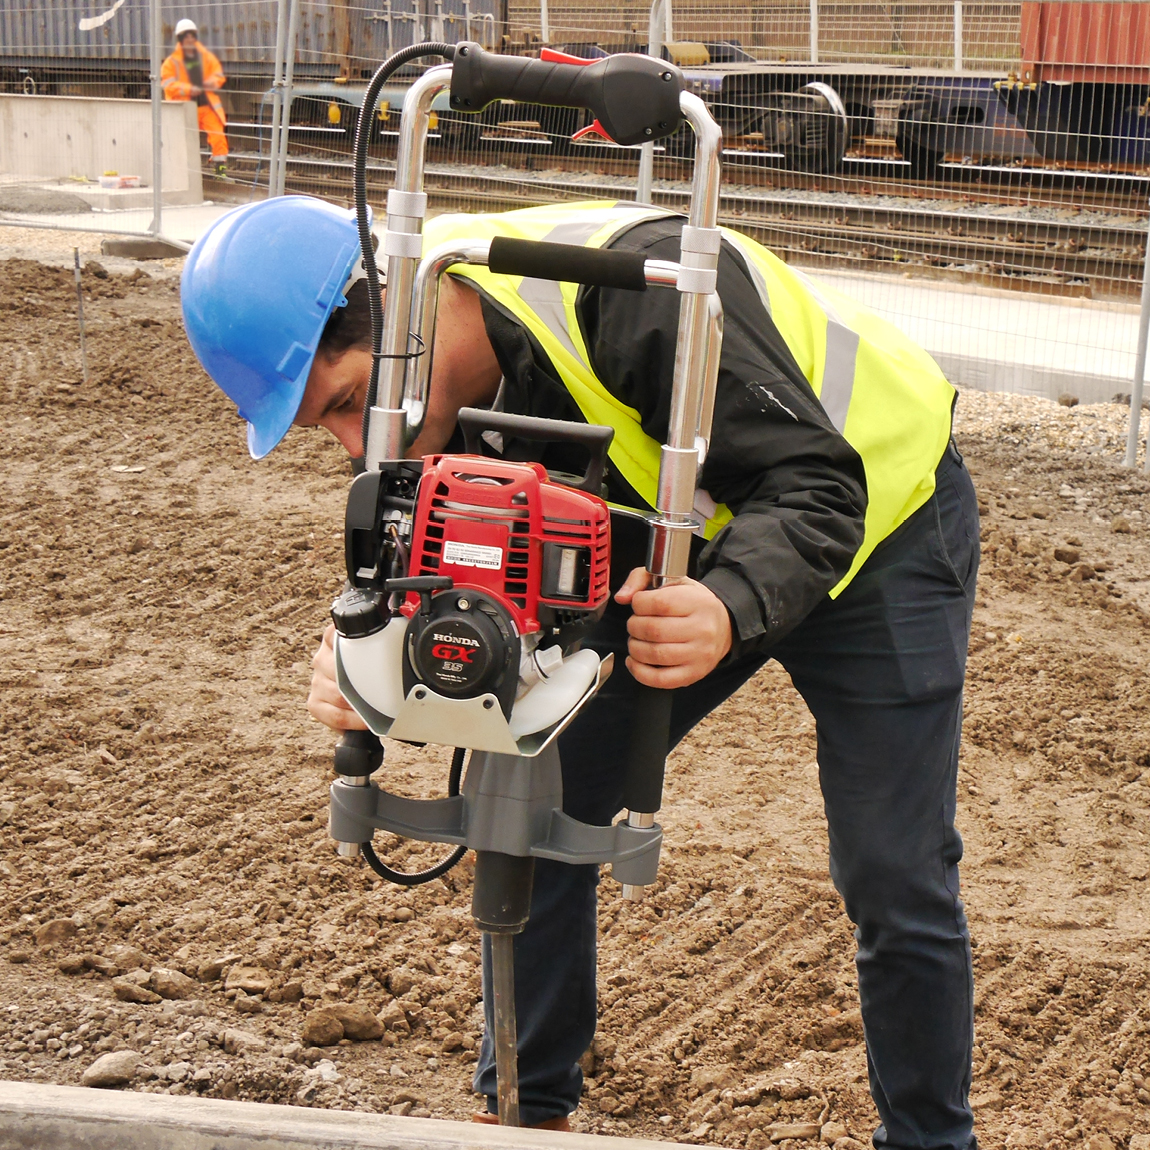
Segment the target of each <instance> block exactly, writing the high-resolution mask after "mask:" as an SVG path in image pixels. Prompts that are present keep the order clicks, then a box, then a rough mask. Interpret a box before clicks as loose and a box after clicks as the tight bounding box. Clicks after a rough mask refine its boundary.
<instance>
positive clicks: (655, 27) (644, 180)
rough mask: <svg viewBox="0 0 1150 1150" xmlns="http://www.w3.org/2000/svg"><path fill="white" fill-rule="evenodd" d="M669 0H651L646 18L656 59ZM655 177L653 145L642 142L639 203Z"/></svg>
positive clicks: (659, 56)
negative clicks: (649, 10)
mask: <svg viewBox="0 0 1150 1150" xmlns="http://www.w3.org/2000/svg"><path fill="white" fill-rule="evenodd" d="M669 2H670V0H651V12H650V15H649V16H648V18H647V55H648V56H654V57H655V59H656V60H661V59H662V58H663V26H664V24H665V23H666V8H665V5H667V4H668V3H669ZM654 179H655V145H654V144H653V143H651V144H643V145H642V146H641V147H640V149H639V179H638V181H637V182H636V184H635V200H636V202H637V203H640V204H649V203H650V202H651V185H652V184H653V183H654Z"/></svg>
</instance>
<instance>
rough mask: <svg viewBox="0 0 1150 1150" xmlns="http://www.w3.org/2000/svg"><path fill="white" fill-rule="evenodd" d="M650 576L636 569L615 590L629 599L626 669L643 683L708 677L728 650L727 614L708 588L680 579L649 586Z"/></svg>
mask: <svg viewBox="0 0 1150 1150" xmlns="http://www.w3.org/2000/svg"><path fill="white" fill-rule="evenodd" d="M650 581H651V576H650V575H649V574H648V573H647V572H646V571H645V570H644V569H643V568H642V567H636V568H635V570H634V571H632V572H631V574H630V575H628V576H627V582H626V583H624V584H623V586H622V587H620V588H619V590H618V591H617V592H616V593H615V602H617V603H622V604H624V605H626V604H628V603H630V605H631V610H632V612H633V614H632V615H631V618H630V619H629V620H628V621H627V633H628V634H629V635H630V636H631V638H630V640H629V641H628V643H627V650H628V656H627V670H628V671H630V672H631V674H632V675H633V676H634V677H635V678H636V679H637V680H638V681H639V682H640V683H643V684H645V685H646V686H648V687H663V688H670V687H688V686H690V685H691V684H692V683H697V682H698V681H699V680H700V679H702V678H704V677H705V676H706V675H709V674H710V673H711V672H712V671H713V670H714V669H715V668H716V667H717V666H718V665H719V663H720V661H721V660H722V659H723V658H724V656H725V655H726V654H727V652H728V651H729V650H730V649H731V617H730V615H728V614H727V608H726V606H725V605H724V603H723V601H722V600H721V599H720V598H719V597H718V595H716V594H715V593H714V592H713V591H712V590H711V589H710V588H709V587H707V586H706V585H704V584H703V583H699V582H696V581H695V580H694V579H685V580H684V581H683V582H682V583H675V584H673V585H671V586H668V587H659V588H658V589H656V590H648V587H649V585H650Z"/></svg>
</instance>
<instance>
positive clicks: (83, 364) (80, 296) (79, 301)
mask: <svg viewBox="0 0 1150 1150" xmlns="http://www.w3.org/2000/svg"><path fill="white" fill-rule="evenodd" d="M72 258H73V260H74V261H75V268H76V312H77V314H78V315H79V317H80V370H81V371H82V372H83V380H84V382H85V383H87V382H88V342H87V339H86V338H85V332H84V289H83V288H82V287H81V286H80V249H79V248H73V249H72Z"/></svg>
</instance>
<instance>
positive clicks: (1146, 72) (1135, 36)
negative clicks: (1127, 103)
mask: <svg viewBox="0 0 1150 1150" xmlns="http://www.w3.org/2000/svg"><path fill="white" fill-rule="evenodd" d="M1021 38H1022V61H1023V64H1022V79H1023V80H1025V81H1028V82H1032V81H1046V82H1048V83H1055V84H1063V83H1106V84H1147V83H1150V4H1147V3H1143V2H1141V0H1124V2H1118V3H1112V2H1110V0H1085V2H1080V0H1076V2H1069V0H1054V2H1051V0H1040V2H1038V3H1024V4H1023V5H1022V30H1021Z"/></svg>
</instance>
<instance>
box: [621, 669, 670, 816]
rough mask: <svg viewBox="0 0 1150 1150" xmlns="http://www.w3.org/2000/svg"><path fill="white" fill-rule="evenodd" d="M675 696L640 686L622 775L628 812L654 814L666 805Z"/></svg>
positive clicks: (632, 714) (632, 712)
mask: <svg viewBox="0 0 1150 1150" xmlns="http://www.w3.org/2000/svg"><path fill="white" fill-rule="evenodd" d="M674 697H675V693H674V691H664V690H661V689H660V688H658V687H645V686H644V685H643V684H642V683H640V684H638V685H637V690H636V694H635V701H634V705H633V707H632V711H631V738H630V742H629V745H628V747H627V761H626V763H625V765H624V774H623V805H624V806H625V807H626V808H627V809H628V810H629V811H642V812H643V813H645V814H654V813H655V812H656V811H657V810H658V809H659V808H660V807H661V806H662V805H663V772H664V770H665V769H666V766H667V751H668V747H669V744H670V739H671V704H672V702H673V701H674Z"/></svg>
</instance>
